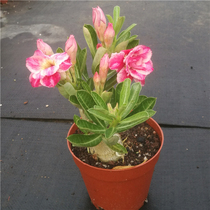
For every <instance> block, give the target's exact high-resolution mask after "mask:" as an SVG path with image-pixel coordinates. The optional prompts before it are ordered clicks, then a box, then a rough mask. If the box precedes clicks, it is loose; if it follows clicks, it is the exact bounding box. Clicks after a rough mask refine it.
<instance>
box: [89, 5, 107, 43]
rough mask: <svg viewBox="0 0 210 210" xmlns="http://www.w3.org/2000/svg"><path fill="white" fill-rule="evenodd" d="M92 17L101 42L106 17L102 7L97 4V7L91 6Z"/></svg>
mask: <svg viewBox="0 0 210 210" xmlns="http://www.w3.org/2000/svg"><path fill="white" fill-rule="evenodd" d="M92 19H93V25H94V27H95V30H96V33H97V36H98V38H99V40H100V41H101V42H103V39H104V38H103V36H104V32H105V30H106V18H105V15H104V13H103V11H102V9H101V8H100V7H99V6H98V7H97V8H93V12H92Z"/></svg>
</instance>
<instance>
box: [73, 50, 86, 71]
mask: <svg viewBox="0 0 210 210" xmlns="http://www.w3.org/2000/svg"><path fill="white" fill-rule="evenodd" d="M86 59H87V49H86V48H84V49H83V50H81V51H80V53H79V54H78V55H77V63H76V65H77V67H78V69H79V70H80V73H81V74H82V73H83V72H84V70H85V66H86Z"/></svg>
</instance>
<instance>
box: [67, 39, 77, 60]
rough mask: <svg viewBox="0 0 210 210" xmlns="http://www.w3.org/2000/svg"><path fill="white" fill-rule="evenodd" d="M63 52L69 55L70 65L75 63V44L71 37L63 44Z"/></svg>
mask: <svg viewBox="0 0 210 210" xmlns="http://www.w3.org/2000/svg"><path fill="white" fill-rule="evenodd" d="M65 52H67V54H68V55H69V57H70V59H71V62H72V64H75V63H76V55H77V42H76V40H75V38H74V36H73V35H71V36H70V37H69V39H68V40H67V41H66V44H65Z"/></svg>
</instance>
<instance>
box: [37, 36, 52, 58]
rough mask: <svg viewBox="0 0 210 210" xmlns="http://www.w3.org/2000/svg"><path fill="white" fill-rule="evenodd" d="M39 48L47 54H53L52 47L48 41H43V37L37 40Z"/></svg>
mask: <svg viewBox="0 0 210 210" xmlns="http://www.w3.org/2000/svg"><path fill="white" fill-rule="evenodd" d="M37 48H38V49H39V50H41V51H42V52H43V53H44V54H45V55H52V54H53V51H52V48H51V47H50V46H49V45H48V44H47V43H45V42H43V40H42V39H38V40H37Z"/></svg>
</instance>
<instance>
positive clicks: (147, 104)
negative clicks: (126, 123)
mask: <svg viewBox="0 0 210 210" xmlns="http://www.w3.org/2000/svg"><path fill="white" fill-rule="evenodd" d="M155 102H156V98H153V97H148V98H146V99H144V100H143V101H142V102H141V103H140V104H139V106H137V107H136V108H135V109H134V110H133V111H132V112H131V113H130V114H129V115H128V116H132V115H134V114H136V113H138V112H142V111H146V110H148V109H153V107H154V106H155Z"/></svg>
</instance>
